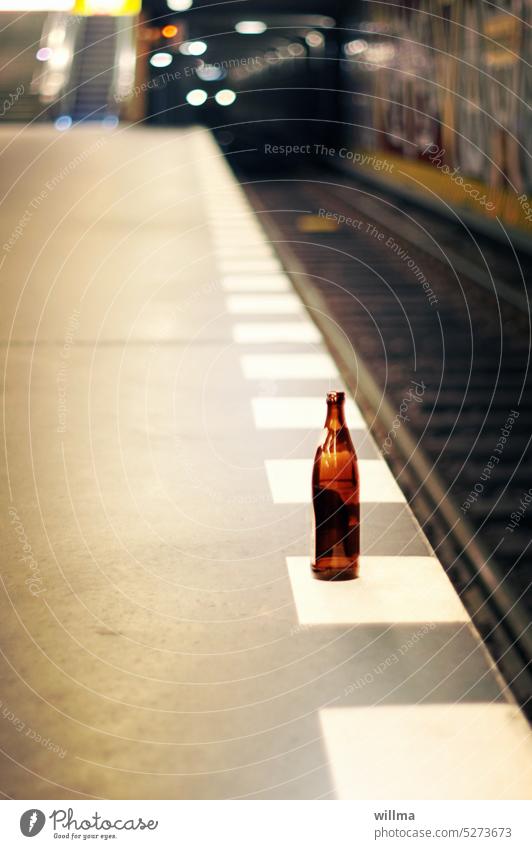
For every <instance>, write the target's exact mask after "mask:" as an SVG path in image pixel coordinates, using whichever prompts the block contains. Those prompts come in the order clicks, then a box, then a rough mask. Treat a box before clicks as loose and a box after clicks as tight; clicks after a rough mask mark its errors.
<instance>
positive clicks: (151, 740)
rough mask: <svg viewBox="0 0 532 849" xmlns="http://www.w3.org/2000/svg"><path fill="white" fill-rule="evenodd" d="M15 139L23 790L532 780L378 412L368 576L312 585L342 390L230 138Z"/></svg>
mask: <svg viewBox="0 0 532 849" xmlns="http://www.w3.org/2000/svg"><path fill="white" fill-rule="evenodd" d="M0 149H1V150H2V153H1V162H2V168H1V170H0V174H1V176H0V181H1V186H0V190H1V193H2V198H3V200H2V205H1V207H0V215H1V220H2V233H3V236H2V239H3V243H2V249H1V256H0V262H1V263H2V264H1V266H0V268H1V276H2V297H3V305H2V310H1V312H0V341H1V348H0V350H1V354H2V377H3V388H4V392H5V400H4V405H3V429H4V441H3V454H4V461H5V462H4V463H2V467H1V473H0V474H1V488H2V508H1V511H0V517H1V523H2V540H3V544H2V547H3V556H2V561H3V567H2V588H1V594H0V623H1V624H0V633H1V657H0V664H1V676H2V689H1V695H0V748H1V755H0V757H1V766H0V775H1V778H0V788H1V792H2V793H3V795H4V796H6V797H13V798H33V799H36V798H73V799H76V798H92V797H95V798H98V797H101V798H240V797H245V798H295V799H298V798H395V799H400V798H528V797H529V794H530V791H531V788H532V781H531V769H532V758H531V757H530V753H531V742H530V731H529V728H528V725H527V723H526V722H525V720H524V718H523V717H522V715H521V713H520V712H519V711H518V710H517V708H516V707H515V706H514V705H513V703H512V702H511V700H510V699H509V697H508V693H507V690H506V689H505V687H504V684H502V682H501V681H500V679H499V678H498V676H497V674H496V673H495V672H494V670H493V667H492V664H491V661H490V659H489V657H488V656H487V655H486V653H485V651H484V649H483V647H482V645H481V644H480V641H479V640H478V637H477V635H476V632H475V631H474V630H473V628H472V626H471V623H470V621H469V617H468V616H467V614H466V612H465V610H464V608H463V607H462V605H461V603H460V601H459V599H458V598H457V596H456V595H455V593H454V590H453V589H452V587H451V585H450V583H449V582H448V580H447V578H446V576H445V574H444V572H443V570H442V567H441V566H440V564H439V562H438V560H437V558H436V557H435V556H434V554H433V552H432V551H431V550H430V548H429V546H428V544H427V542H426V540H425V539H424V537H423V535H422V533H421V531H420V529H419V527H418V526H417V524H416V523H415V521H414V520H413V518H412V516H411V514H410V511H409V508H408V505H407V504H406V502H405V500H404V498H403V495H402V493H401V491H400V490H399V488H398V487H397V485H396V483H395V481H394V480H393V478H392V476H391V474H390V473H389V471H388V469H387V466H386V465H385V464H384V462H383V460H382V459H381V457H380V454H379V452H378V450H377V448H376V446H375V445H374V443H373V441H372V439H371V437H370V435H369V433H368V431H367V428H366V425H365V423H364V421H363V420H362V417H361V416H360V413H359V411H358V408H357V407H356V406H355V405H354V404H350V408H349V422H350V425H351V431H352V434H353V437H354V440H355V443H356V445H357V448H358V450H359V455H360V458H361V465H362V470H363V550H364V559H363V568H362V577H361V579H360V580H359V581H357V582H354V583H350V584H338V585H327V584H321V583H318V582H314V581H312V580H311V578H310V575H309V565H308V552H309V545H310V510H309V504H308V501H309V489H308V473H309V458H311V457H312V454H313V451H314V445H315V441H316V437H317V435H318V433H319V430H320V427H321V425H322V421H323V416H324V402H323V398H324V394H325V392H326V391H327V390H328V389H329V388H339V387H341V380H340V378H339V377H338V375H337V373H336V366H335V364H334V362H333V360H332V359H331V358H330V356H329V355H328V353H327V351H326V349H325V348H324V346H323V343H322V340H321V339H320V337H319V335H318V334H317V331H316V329H315V326H314V325H313V324H312V322H311V321H310V319H309V317H308V315H307V314H306V312H305V309H304V307H303V305H302V304H301V303H300V301H299V300H298V299H297V297H296V295H295V294H294V292H293V291H292V290H291V288H290V281H289V278H288V277H287V276H286V275H285V274H284V271H283V269H282V268H281V267H280V265H279V262H278V260H277V258H276V255H275V251H274V250H273V249H272V246H270V245H268V244H267V242H266V240H265V237H264V235H263V232H262V229H261V227H260V223H259V222H257V221H256V220H255V218H254V217H253V216H252V214H251V212H250V211H249V209H248V207H247V204H246V200H245V197H244V196H243V194H242V193H241V191H240V189H239V188H238V186H237V185H236V183H235V181H234V179H233V178H232V176H231V174H230V172H229V169H228V168H227V166H226V164H225V162H224V160H223V157H222V156H221V155H220V152H219V151H218V149H217V148H216V146H215V144H214V142H213V141H212V139H211V138H210V136H209V135H208V134H207V133H205V132H204V131H202V130H200V129H197V128H192V129H190V130H188V131H181V132H175V131H170V130H157V131H155V130H148V129H132V128H127V127H121V128H118V129H115V130H109V129H102V128H99V127H88V128H83V129H82V128H75V129H73V130H71V131H68V132H66V133H58V132H56V131H54V130H53V129H51V128H48V127H45V126H41V127H35V128H25V127H24V128H23V127H14V126H13V127H9V128H5V127H4V128H2V129H1V131H0Z"/></svg>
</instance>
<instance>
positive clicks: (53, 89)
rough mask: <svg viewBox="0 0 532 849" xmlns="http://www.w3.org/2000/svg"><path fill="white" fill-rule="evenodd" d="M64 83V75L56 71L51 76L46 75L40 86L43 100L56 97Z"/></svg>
mask: <svg viewBox="0 0 532 849" xmlns="http://www.w3.org/2000/svg"><path fill="white" fill-rule="evenodd" d="M64 83H65V75H64V74H60V73H58V72H57V71H56V72H54V73H52V74H46V75H45V78H44V79H43V80H42V82H41V84H40V92H41V95H42V96H43V97H45V98H53V97H56V96H57V95H58V94H59V92H60V91H61V89H62V87H63V85H64Z"/></svg>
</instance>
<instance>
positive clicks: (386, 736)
mask: <svg viewBox="0 0 532 849" xmlns="http://www.w3.org/2000/svg"><path fill="white" fill-rule="evenodd" d="M203 143H204V145H205V148H206V151H207V150H208V152H209V153H208V155H209V156H210V157H212V159H211V171H210V179H211V178H212V183H211V187H214V188H215V189H220V190H223V192H224V209H223V214H221V213H219V211H218V203H217V200H213V202H212V208H211V210H210V212H209V218H210V222H211V228H212V233H213V240H214V244H215V246H218V257H219V262H218V266H219V268H220V270H221V271H222V273H223V274H224V275H225V276H224V277H223V282H222V286H223V289H224V290H225V291H227V292H235V293H241V292H245V294H235V295H229V296H228V297H226V308H227V311H228V313H229V314H231V315H234V316H235V317H236V316H239V315H244V314H245V316H246V319H245V321H239V320H238V319H236V320H235V324H234V326H233V341H234V343H235V344H237V345H242V353H241V356H240V363H241V367H242V371H243V374H244V376H245V378H246V379H249V380H250V381H254V380H274V381H283V380H294V381H297V382H298V385H299V386H300V387H301V396H293V394H290V395H287V396H283V394H282V389H281V391H280V394H279V395H277V396H275V397H252V398H251V407H252V413H253V418H254V423H255V426H256V428H257V431H258V432H261V431H267V432H278V433H282V432H283V431H286V430H292V431H293V430H298V429H300V430H301V431H308V430H316V431H318V430H319V429H320V428H321V427H322V426H323V418H324V399H323V397H317V396H314V395H312V394H311V392H309V391H308V390H307V391H306V390H305V385H306V382H307V381H309V382H312V381H315V380H317V379H327V380H329V381H332V380H333V381H335V386H334V388H342V382H341V380H340V379H339V377H338V372H337V369H336V366H335V364H334V362H333V361H332V359H331V358H330V356H329V354H328V353H327V352H326V351H325V347H324V345H323V344H320V338H319V334H317V331H316V330H315V328H314V327H313V325H311V326H312V327H313V331H312V332H309V329H308V328H309V325H308V320H305V318H304V315H305V314H304V309H303V306H302V304H301V303H300V302H299V299H298V298H297V296H296V295H294V294H293V293H291V291H290V289H289V288H288V287H286V288H285V286H284V285H283V287H282V291H283V292H286V294H283V295H274V294H271V295H270V294H266V293H268V292H277V291H279V290H278V289H277V288H276V287H277V286H278V285H279V280H280V279H286V278H280V276H279V266H278V264H277V262H276V261H274V262H272V261H271V260H270V259H269V258H270V257H271V253H270V247H269V245H268V244H267V242H266V239H265V237H264V235H263V234H262V231H261V229H260V227H259V226H258V224H257V222H256V220H255V219H254V218H253V217H252V215H253V213H252V212H251V210H250V209H249V206H248V204H247V200H246V198H245V196H244V194H243V193H242V192H240V191H238V190H237V191H235V190H234V185H235V184H234V179H233V177H232V175H231V173H230V171H229V168H228V167H227V165H226V164H225V162H224V161H223V159H222V157H220V156H219V155H218V156H217V154H218V153H219V151H218V149H217V147H216V146H215V144H214V143H213V141H212V140H211V139H209V138H208V137H207V136H205V137H204V139H203ZM246 216H249V217H247V219H246ZM228 217H231V218H233V219H234V218H235V217H238V218H239V220H241V221H242V224H241V225H240V224H239V227H240V228H241V229H240V230H239V234H238V237H237V238H235V234H234V230H233V231H232V230H231V228H230V227H229V226H228ZM246 220H247V223H243V222H244V221H246ZM239 243H242V244H245V245H246V249H245V253H243V254H239V253H238V244H239ZM252 243H256V244H260V245H262V247H263V250H262V251H261V253H260V254H257V255H256V258H255V259H252V258H253V251H252V250H251V249H250V248H251V245H252ZM237 256H239V257H240V259H238V260H237V259H235V257H237ZM246 257H247V259H246ZM265 270H267V271H270V270H271V272H272V274H271V278H270V279H269V280H268V276H267V275H266V276H265V275H264V271H265ZM229 272H231V276H228V274H229ZM290 313H300V314H301V315H302V321H301V323H298V324H294V323H291V322H288V321H286V319H285V318H284V316H286V315H287V314H290ZM266 317H267V318H268V321H267V322H266V321H265V318H266ZM290 342H292V343H293V344H294V346H297V348H296V349H295V350H294V352H293V353H290V352H289V351H288V352H287V351H286V344H287V343H290ZM276 343H283V345H284V347H283V351H282V353H277V352H276V348H275V346H276ZM256 344H268V345H269V346H270V347H269V348H268V351H267V352H266V353H261V354H252V353H248V351H247V346H249V345H256ZM302 344H308V346H309V349H308V352H307V353H304V352H302V351H301V345H302ZM281 386H282V383H281ZM331 388H333V387H331ZM309 389H311V386H309ZM292 392H293V390H291V393H292ZM347 420H348V424H349V425H350V428H351V430H352V431H355V430H362V431H365V438H370V437H369V435H368V434H367V427H366V425H365V422H364V420H363V418H362V415H361V413H360V411H359V409H358V407H357V406H356V405H355V404H354V402H353V401H352V400H351V399H349V400H348V403H347ZM359 462H360V475H361V501H362V503H366V504H370V505H372V506H374V507H375V509H377V510H378V509H380V508H381V505H385V504H398V505H401V504H402V505H406V501H405V498H404V495H403V493H402V492H401V490H400V488H399V486H398V484H397V482H396V480H395V478H394V477H393V475H392V473H391V472H390V470H389V468H388V466H387V465H386V463H385V462H384V460H381V459H378V460H361V461H359ZM264 463H265V472H266V475H267V479H268V483H269V486H270V491H271V496H272V500H273V502H274V503H275V504H277V505H283V504H284V505H293V504H303V505H308V504H309V503H310V472H311V467H312V459H311V458H310V457H309V458H308V459H289V460H286V459H278V458H266V457H265V460H264ZM419 533H420V534H421V531H419ZM363 539H364V536H363V529H362V540H363ZM362 546H363V548H364V543H363V542H362ZM286 565H287V571H288V575H289V580H290V586H291V590H292V595H293V601H294V606H295V609H296V612H297V618H298V623H299V624H298V627H300V628H304V629H313V628H319V627H322V628H323V627H332V626H337V627H338V626H343V627H344V628H347V629H351V632H352V634H353V646H352V651H353V653H355V654H356V653H357V651H358V652H363V650H364V648H365V646H364V640H366V641H367V640H369V637H368V632H367V628H372V629H374V636H373V638H372V640H373V642H374V641H375V640H379V639H381V638H382V637H383V636H384V635H385V634H386V635H388V643H387V645H388V655H387V659H385V660H386V662H387V660H390V658H392V657H393V656H395V658H396V659H395V661H393V662H397V663H398V666H399V668H400V670H401V674H402V667H401V660H402V658H401V657H399V655H402V653H403V649H404V646H402V645H401V642H400V640H401V639H402V637H401V636H399V634H401V635H403V634H404V631H403V630H402V629H403V628H405V627H408V628H410V631H408V633H409V634H411V633H412V631H413V633H414V634H415V633H416V632H415V627H416V625H417V624H419V623H429V624H430V627H431V628H438V626H440V627H442V628H448V629H449V634H450V635H451V636H449V638H448V641H447V642H448V643H452V642H453V641H458V643H459V644H460V645H461V644H462V643H463V650H464V652H465V653H467V650H468V648H469V646H470V645H472V647H473V648H472V650H471V651H470V652H469V655H474V656H475V657H476V658H477V660H476V661H475V660H473V662H476V663H477V664H478V669H477V673H478V679H479V680H480V681H481V680H482V678H485V677H486V675H488V676H490V677H491V678H492V677H493V676H494V672H493V666H492V663H491V661H490V660H489V659H488V661H487V662H486V656H485V654H484V650H483V648H482V647H481V645H480V640H479V638H478V635H477V634H476V631H474V629H473V628H472V624H471V621H470V619H469V616H468V614H467V612H466V610H465V608H464V607H463V605H462V604H461V602H460V600H459V598H458V596H457V594H456V593H455V591H454V589H453V587H452V585H451V584H450V582H449V581H448V579H447V576H446V574H445V572H444V570H443V567H442V566H441V564H440V562H439V560H438V559H437V557H436V556H435V555H434V554H431V553H429V547H428V545H427V555H426V556H417V557H413V556H407V555H404V556H401V555H397V556H387V557H385V556H382V557H373V556H371V557H370V556H364V554H363V555H362V557H361V578H360V579H359V580H358V581H354V582H341V583H326V582H319V581H314V580H312V579H311V577H310V561H309V556H308V553H306V552H301V555H299V556H290V557H287V558H286ZM361 628H363V629H365V630H363V634H364V637H361V638H360V640H362V642H361V644H360V645H359V646H358V649H357V636H356V635H357V634H358V633H359V631H360V629H361ZM389 632H391V634H392V636H391V637H390V635H389ZM305 633H307V631H305ZM371 633H373V631H372V632H371ZM396 633H397V636H394V635H395V634H396ZM390 641H391V642H390ZM373 642H372V643H371V644H373ZM405 645H409V643H408V638H407V642H406V643H405ZM445 645H447V644H446V643H444V647H445ZM441 651H442V647H441V646H440V647H439V648H435V649H434V651H433V654H432V655H431V654H429V656H428V658H427V660H426V661H425V663H424V664H422V665H421V666H420V668H418V667H416V666H415V661H413V660H412V659H409V661H408V662H409V663H411V664H414V667H413V671H411V672H410V673H408V669H409V667H408V666H407V667H405V669H406V671H405V672H404V678H403V679H400V686H401V692H402V697H401V700H402V702H404V701H405V698H407V697H406V696H405V692H406V693H407V694H408V681H409V678H410V677H412V678H415V677H416V676H417V675H418V673H419V674H421V672H422V669H423V666H426V665H427V663H428V664H430V665H431V667H432V668H433V669H434V668H435V669H436V672H435V677H436V679H438V683H439V678H440V667H439V666H438V663H441V661H438V655H439V654H440V653H441ZM481 658H482V660H481ZM391 662H392V661H390V663H391ZM463 662H465V661H463ZM460 665H461V664H460ZM486 670H488V671H486ZM453 672H454V669H446V668H445V666H444V665H442V668H441V679H442V680H443V686H445V681H446V679H447V678H449V677H452V674H453ZM377 674H378V667H377V669H373V671H372V670H371V669H369V670H368V671H367V673H366V675H370V676H373V677H374V676H375V675H377ZM497 681H498V678H493V682H492V683H493V687H494V689H495V692H497V691H499V696H498V697H495V699H494V700H493V701H485V702H475V701H473V702H471V703H467V702H465V701H464V703H456V702H460V701H461V699H464V700H466V699H467V692H463V693H460V694H459V696H458V697H455V695H454V694H453V693H452V690H451V689H449V695H448V697H447V698H444V700H443V703H439V702H438V703H430V697H429V696H430V691H429V695H428V696H427V698H428V702H427V703H423V704H420V703H419V701H418V700H417V697H416V696H414V695H412V699H413V703H412V704H404V703H400V704H385V705H383V704H378V703H375V704H373V703H372V702H371V698H370V696H367V695H366V694H367V692H368V691H367V690H364V689H363V687H362V686H361V685H360V684H357V686H356V687H355V685H353V687H352V689H351V690H349V688H347V690H346V692H347V693H348V695H349V696H350V697H351V701H353V700H354V701H355V702H356V701H357V698H358V701H359V703H357V704H355V705H353V704H352V703H348V704H342V705H341V706H331V707H324V708H322V709H321V710H320V711H319V715H320V721H321V730H322V737H323V743H324V746H325V750H326V755H327V759H328V766H329V770H330V773H331V777H332V783H333V786H334V794H335V795H336V796H337V797H338V798H340V799H360V798H363V799H379V798H380V799H421V798H432V799H438V798H442V799H443V798H463V799H489V798H521V797H522V798H528V797H529V795H530V792H532V783H531V775H530V762H531V757H532V744H531V735H530V729H529V727H528V724H527V722H526V720H525V719H524V717H523V715H522V713H521V712H520V711H519V709H517V708H516V707H515V705H514V704H513V702H511V701H506V696H507V694H502V693H501V691H500V690H498V688H499V684H497V683H496V682H497ZM463 686H464V688H465V687H466V685H465V684H464V685H463ZM357 688H358V689H357ZM433 689H435V688H433ZM414 692H415V688H414V687H413V686H412V694H413V693H414ZM438 692H440V690H438ZM361 693H362V695H360V694H361ZM365 698H368V700H369V703H365V702H364V699H365ZM440 698H441V697H440ZM516 774H518V775H519V778H520V780H519V782H517V783H516V781H515V780H512V781H509V776H515V775H516ZM507 788H510V789H507Z"/></svg>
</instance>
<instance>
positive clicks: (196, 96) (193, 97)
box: [186, 88, 207, 106]
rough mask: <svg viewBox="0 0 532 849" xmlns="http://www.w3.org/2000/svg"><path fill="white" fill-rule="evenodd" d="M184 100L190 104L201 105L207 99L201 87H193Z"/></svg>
mask: <svg viewBox="0 0 532 849" xmlns="http://www.w3.org/2000/svg"><path fill="white" fill-rule="evenodd" d="M186 100H187V103H190V105H191V106H203V104H204V103H205V101H206V100H207V92H206V91H203V89H202V88H193V89H192V91H189V92H188V94H187V97H186Z"/></svg>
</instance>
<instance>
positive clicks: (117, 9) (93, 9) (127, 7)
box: [72, 0, 142, 16]
mask: <svg viewBox="0 0 532 849" xmlns="http://www.w3.org/2000/svg"><path fill="white" fill-rule="evenodd" d="M141 5H142V0H75V3H74V8H73V10H72V11H73V13H74V14H75V15H112V16H120V15H138V13H139V12H140V9H141Z"/></svg>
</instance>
